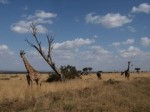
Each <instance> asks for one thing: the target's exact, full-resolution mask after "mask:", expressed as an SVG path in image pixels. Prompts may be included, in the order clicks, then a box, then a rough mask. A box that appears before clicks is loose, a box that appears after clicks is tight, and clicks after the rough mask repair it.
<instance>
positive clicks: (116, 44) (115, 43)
mask: <svg viewBox="0 0 150 112" xmlns="http://www.w3.org/2000/svg"><path fill="white" fill-rule="evenodd" d="M120 44H121V43H120V42H113V43H112V46H120Z"/></svg>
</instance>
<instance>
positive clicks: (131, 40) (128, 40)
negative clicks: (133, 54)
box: [123, 39, 134, 45]
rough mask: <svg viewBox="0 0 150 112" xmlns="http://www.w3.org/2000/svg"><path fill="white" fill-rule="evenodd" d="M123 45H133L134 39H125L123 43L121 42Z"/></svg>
mask: <svg viewBox="0 0 150 112" xmlns="http://www.w3.org/2000/svg"><path fill="white" fill-rule="evenodd" d="M123 44H125V45H129V44H134V39H127V40H126V41H125V42H123Z"/></svg>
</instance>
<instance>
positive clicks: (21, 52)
mask: <svg viewBox="0 0 150 112" xmlns="http://www.w3.org/2000/svg"><path fill="white" fill-rule="evenodd" d="M25 54H26V53H25V52H24V51H23V50H20V56H21V57H22V58H23V57H24V55H25Z"/></svg>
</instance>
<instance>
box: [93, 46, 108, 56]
mask: <svg viewBox="0 0 150 112" xmlns="http://www.w3.org/2000/svg"><path fill="white" fill-rule="evenodd" d="M91 49H92V51H93V53H94V54H97V55H101V54H108V51H107V50H105V49H104V48H102V47H101V46H91Z"/></svg>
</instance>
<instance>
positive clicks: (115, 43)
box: [112, 39, 134, 46]
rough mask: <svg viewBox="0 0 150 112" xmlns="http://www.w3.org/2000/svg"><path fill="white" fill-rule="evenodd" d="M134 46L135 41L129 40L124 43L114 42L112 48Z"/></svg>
mask: <svg viewBox="0 0 150 112" xmlns="http://www.w3.org/2000/svg"><path fill="white" fill-rule="evenodd" d="M132 44H134V39H127V40H126V41H124V42H113V43H112V46H120V45H132Z"/></svg>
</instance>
